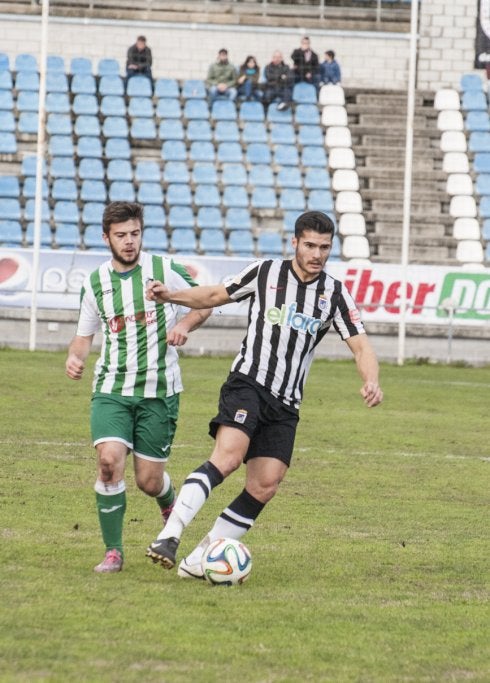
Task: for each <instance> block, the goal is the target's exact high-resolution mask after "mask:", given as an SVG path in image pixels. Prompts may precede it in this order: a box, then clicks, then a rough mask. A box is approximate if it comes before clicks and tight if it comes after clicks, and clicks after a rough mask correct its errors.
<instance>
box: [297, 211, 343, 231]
mask: <svg viewBox="0 0 490 683" xmlns="http://www.w3.org/2000/svg"><path fill="white" fill-rule="evenodd" d="M305 230H314V231H315V232H319V233H320V234H328V235H332V237H333V236H334V235H335V225H334V223H333V221H332V219H331V218H330V217H329V216H327V214H326V213H323V212H322V211H306V212H305V213H302V214H301V216H298V218H297V219H296V223H295V224H294V236H295V237H301V236H302V235H303V233H304V231H305Z"/></svg>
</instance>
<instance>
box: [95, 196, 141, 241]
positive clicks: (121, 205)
mask: <svg viewBox="0 0 490 683" xmlns="http://www.w3.org/2000/svg"><path fill="white" fill-rule="evenodd" d="M143 213H144V212H143V206H142V205H141V204H138V203H137V202H111V203H110V204H108V205H107V206H106V208H105V210H104V214H103V216H102V230H103V232H104V234H106V235H108V234H109V231H110V229H111V225H112V224H113V223H125V222H126V221H129V220H131V219H134V220H137V221H139V223H140V227H141V230H143Z"/></svg>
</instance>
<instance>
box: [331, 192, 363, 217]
mask: <svg viewBox="0 0 490 683" xmlns="http://www.w3.org/2000/svg"><path fill="white" fill-rule="evenodd" d="M326 210H327V211H329V209H326ZM335 210H336V211H337V213H362V198H361V195H360V194H359V192H352V191H349V190H342V191H341V192H337V196H336V197H335Z"/></svg>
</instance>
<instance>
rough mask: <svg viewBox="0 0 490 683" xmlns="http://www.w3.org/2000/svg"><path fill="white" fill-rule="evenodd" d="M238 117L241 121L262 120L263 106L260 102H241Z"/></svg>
mask: <svg viewBox="0 0 490 683" xmlns="http://www.w3.org/2000/svg"><path fill="white" fill-rule="evenodd" d="M238 117H239V119H240V120H241V121H256V122H261V121H264V118H265V117H264V106H263V104H262V102H242V103H241V104H240V111H239V113H238Z"/></svg>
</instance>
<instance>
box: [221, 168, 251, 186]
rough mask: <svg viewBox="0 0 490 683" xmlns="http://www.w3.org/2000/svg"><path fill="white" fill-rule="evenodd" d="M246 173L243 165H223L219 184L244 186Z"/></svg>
mask: <svg viewBox="0 0 490 683" xmlns="http://www.w3.org/2000/svg"><path fill="white" fill-rule="evenodd" d="M247 181H248V178H247V171H246V169H245V166H244V165H243V164H223V166H222V169H221V182H222V183H223V185H246V184H247Z"/></svg>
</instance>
